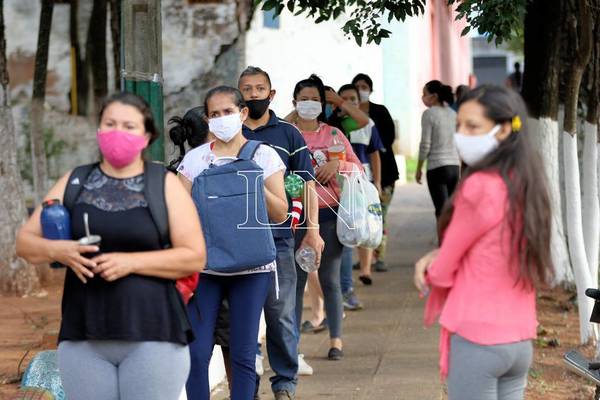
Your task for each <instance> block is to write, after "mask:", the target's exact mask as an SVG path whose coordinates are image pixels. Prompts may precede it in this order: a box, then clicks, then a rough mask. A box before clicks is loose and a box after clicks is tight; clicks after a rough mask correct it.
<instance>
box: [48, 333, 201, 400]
mask: <svg viewBox="0 0 600 400" xmlns="http://www.w3.org/2000/svg"><path fill="white" fill-rule="evenodd" d="M58 367H59V370H60V377H61V380H62V384H63V387H64V389H65V392H66V394H67V398H68V399H69V400H166V399H169V400H171V399H173V400H175V399H178V398H179V395H180V394H181V392H182V390H183V386H184V385H185V382H186V380H187V378H188V375H189V372H190V352H189V350H188V347H187V346H184V345H181V344H176V343H169V342H125V341H117V340H90V341H62V342H61V343H60V344H59V346H58Z"/></svg>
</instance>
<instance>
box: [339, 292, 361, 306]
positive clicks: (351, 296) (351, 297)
mask: <svg viewBox="0 0 600 400" xmlns="http://www.w3.org/2000/svg"><path fill="white" fill-rule="evenodd" d="M343 298H344V308H345V309H346V310H349V311H356V310H362V309H363V305H362V303H361V302H360V301H359V300H358V297H356V293H354V290H349V291H348V292H346V293H344V294H343Z"/></svg>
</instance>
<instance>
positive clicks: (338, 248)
mask: <svg viewBox="0 0 600 400" xmlns="http://www.w3.org/2000/svg"><path fill="white" fill-rule="evenodd" d="M336 223H337V222H336V220H333V221H326V222H321V224H320V227H319V233H320V234H321V238H322V239H323V241H324V242H325V248H324V249H323V254H322V255H321V266H320V267H319V283H320V284H321V289H322V290H323V300H324V302H325V314H326V315H327V326H328V328H329V337H330V338H332V339H334V338H341V337H342V317H343V314H344V304H343V303H342V286H341V283H340V268H341V266H342V250H343V249H344V246H342V244H341V243H340V241H339V240H338V237H337V232H336ZM305 234H306V230H305V229H301V230H299V231H298V232H297V233H296V237H295V240H296V249H298V247H300V245H301V244H302V239H304V235H305ZM296 272H297V274H298V283H297V286H296V324H297V328H298V332H300V323H301V322H302V308H303V306H304V304H303V302H304V287H305V286H306V280H307V278H308V274H307V273H306V272H305V271H303V270H302V269H300V267H298V265H297V264H296Z"/></svg>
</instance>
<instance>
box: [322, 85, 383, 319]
mask: <svg viewBox="0 0 600 400" xmlns="http://www.w3.org/2000/svg"><path fill="white" fill-rule="evenodd" d="M338 94H339V96H340V97H341V98H342V99H343V100H344V101H347V102H349V103H351V104H354V105H355V106H356V107H358V106H359V101H360V100H359V99H360V95H359V93H358V89H356V87H355V86H354V85H352V84H347V85H343V86H342V87H341V88H340V89H339V90H338ZM330 123H331V124H332V125H334V126H337V127H339V128H340V129H342V131H343V132H344V133H345V135H346V137H347V138H348V140H349V141H350V144H351V145H352V149H353V150H354V153H355V154H356V156H357V157H358V159H359V160H360V161H361V162H362V165H363V168H364V170H365V174H366V176H367V178H368V179H369V180H370V181H371V182H372V183H373V185H374V186H375V187H376V188H377V191H378V192H379V194H380V196H381V194H382V192H383V189H382V187H381V159H380V151H381V150H385V147H384V146H383V143H382V142H381V139H380V138H379V133H378V132H377V128H376V127H375V123H374V122H373V120H371V119H369V123H368V124H367V125H366V126H364V127H362V128H357V124H356V122H355V120H354V118H352V117H351V116H349V115H347V114H346V113H344V112H339V113H336V112H334V115H333V117H332V118H330ZM358 255H359V261H360V271H361V273H360V276H359V279H360V280H361V282H363V283H364V284H365V285H370V284H371V283H372V281H371V261H372V258H373V249H369V248H366V247H359V248H358ZM341 284H342V294H343V296H344V308H345V309H347V310H360V309H361V308H362V307H363V306H362V303H361V302H360V301H359V300H358V298H357V296H356V293H355V292H354V285H353V282H352V248H350V247H346V248H344V253H343V256H342V273H341Z"/></svg>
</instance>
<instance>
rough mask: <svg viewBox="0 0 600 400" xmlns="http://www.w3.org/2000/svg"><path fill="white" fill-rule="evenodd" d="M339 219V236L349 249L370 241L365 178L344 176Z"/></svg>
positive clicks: (351, 174)
mask: <svg viewBox="0 0 600 400" xmlns="http://www.w3.org/2000/svg"><path fill="white" fill-rule="evenodd" d="M342 177H343V185H342V194H341V196H340V206H339V208H338V218H337V227H336V231H337V236H338V239H339V241H340V242H341V243H342V244H343V245H344V246H347V247H356V246H360V245H361V243H363V242H365V241H367V240H368V239H369V230H368V224H367V217H368V216H367V197H366V190H365V188H364V183H365V181H366V179H365V177H364V176H363V175H362V174H361V173H359V172H356V173H350V174H348V175H343V176H342Z"/></svg>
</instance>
